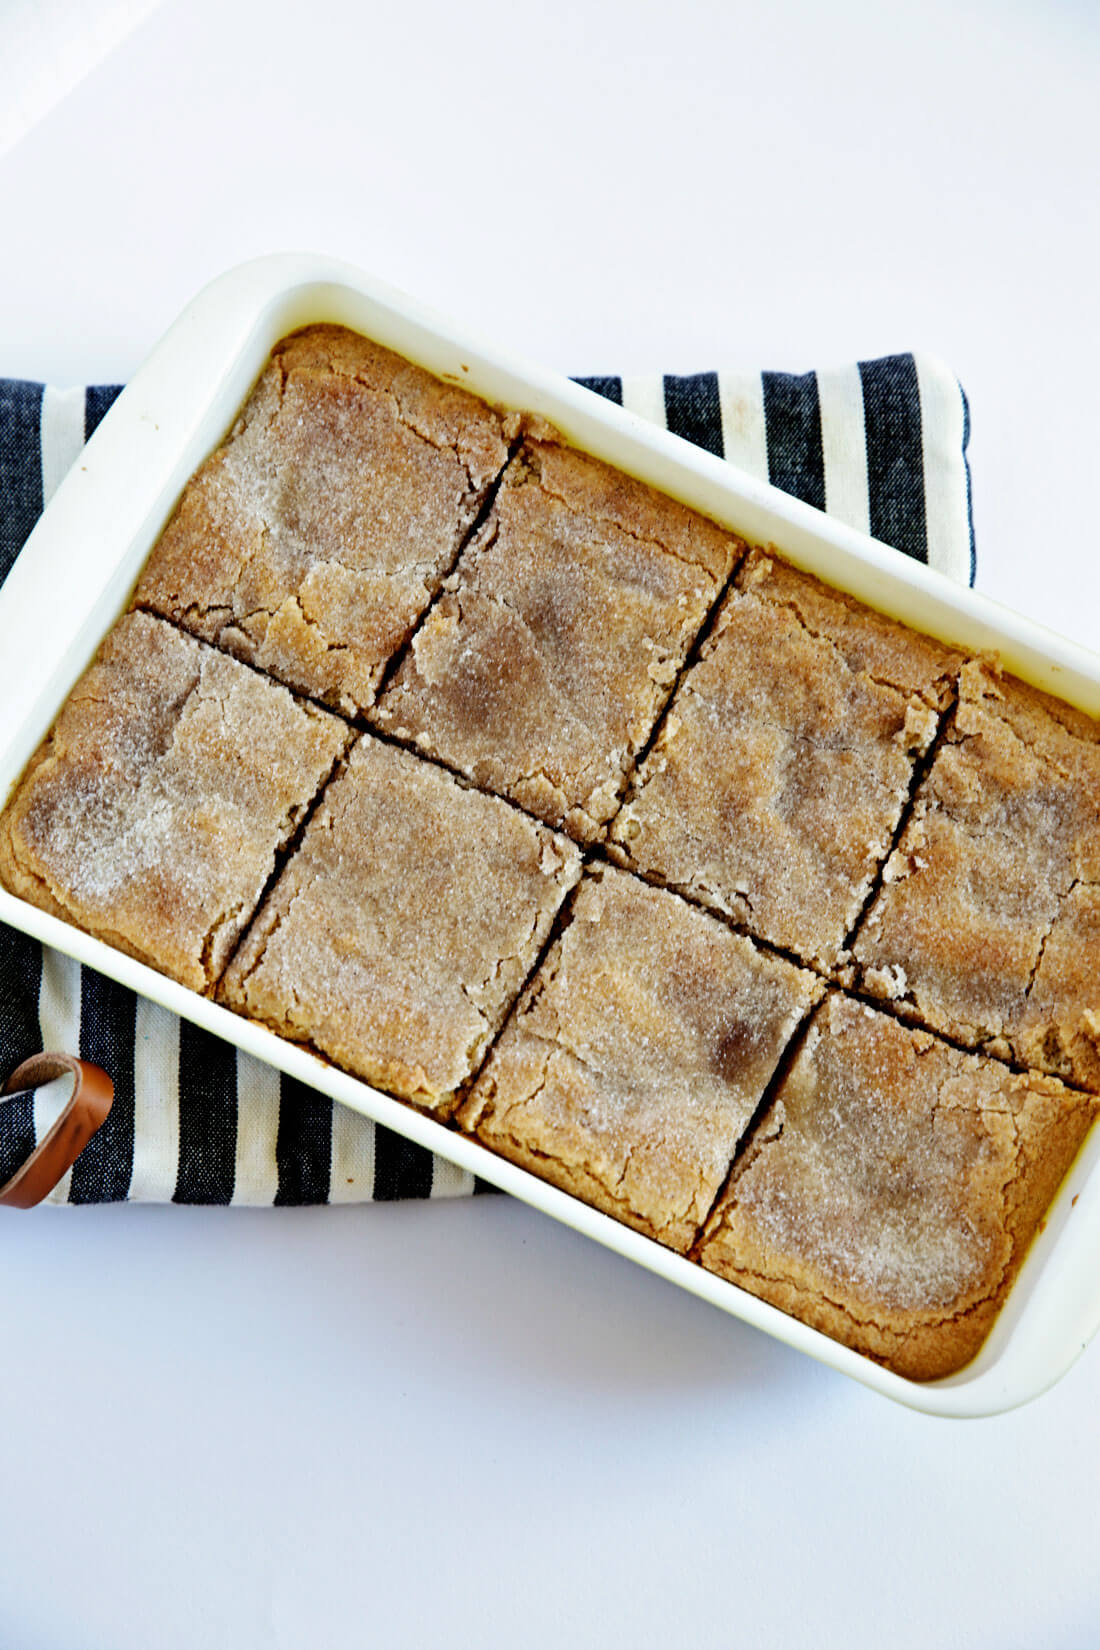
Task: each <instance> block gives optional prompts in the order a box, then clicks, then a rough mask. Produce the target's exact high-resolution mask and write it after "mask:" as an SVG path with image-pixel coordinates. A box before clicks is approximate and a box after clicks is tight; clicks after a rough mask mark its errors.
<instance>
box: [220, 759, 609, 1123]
mask: <svg viewBox="0 0 1100 1650" xmlns="http://www.w3.org/2000/svg"><path fill="white" fill-rule="evenodd" d="M579 875H580V856H579V854H578V853H577V850H576V849H575V848H574V847H573V845H572V843H570V842H568V841H567V840H566V839H565V838H564V837H559V836H557V835H555V834H554V833H553V832H552V831H549V830H546V829H545V828H544V827H543V826H540V825H537V824H535V823H534V822H533V821H532V820H528V819H524V818H523V816H522V815H521V814H519V813H518V812H517V811H516V810H515V809H514V808H511V807H509V806H508V805H507V804H506V803H504V802H500V801H498V800H497V799H496V798H495V797H489V796H482V795H481V794H480V793H479V792H477V791H471V790H467V789H464V788H463V787H462V786H461V785H460V784H459V782H458V781H457V780H456V779H454V778H453V777H452V776H451V775H450V774H447V773H444V772H443V771H442V770H441V769H439V768H437V767H435V766H433V765H431V764H429V763H426V762H422V761H419V760H417V758H416V757H413V756H410V755H409V754H408V753H407V752H405V751H400V750H395V749H394V748H393V747H392V746H389V745H385V744H382V743H380V742H379V741H378V740H376V739H374V738H372V737H371V736H370V735H364V736H363V737H362V738H361V739H360V740H359V742H358V743H357V744H356V745H355V746H354V748H353V749H352V752H351V755H350V756H349V758H348V762H347V767H346V770H345V771H344V773H342V774H341V775H340V776H339V777H338V778H337V779H335V780H334V781H333V782H332V784H331V785H330V786H329V787H328V789H327V791H326V792H325V796H324V798H323V800H322V803H321V806H320V807H319V808H318V810H317V812H316V813H315V815H314V816H313V818H312V819H311V821H310V823H309V826H308V828H307V830H306V832H305V835H304V836H303V838H302V842H301V844H300V846H299V848H298V850H297V852H296V853H295V854H294V855H293V856H292V858H291V860H290V862H289V864H288V865H287V866H286V868H285V870H284V871H283V873H282V876H281V877H280V878H279V881H278V882H277V883H276V885H275V887H274V889H273V890H272V892H271V894H270V895H269V897H268V899H267V900H266V901H265V903H264V906H263V908H262V909H261V911H260V913H259V916H258V917H257V919H256V921H255V922H254V923H253V925H252V927H251V929H250V930H249V932H248V934H247V935H246V937H245V940H244V942H243V944H242V945H241V947H240V949H239V951H238V952H237V955H236V957H235V958H234V960H233V963H232V964H231V966H230V968H229V969H228V971H227V973H226V976H225V980H224V982H223V985H222V989H221V992H220V994H219V995H220V997H221V1000H222V1001H224V1002H225V1003H227V1004H228V1005H229V1007H231V1008H234V1009H236V1010H237V1011H238V1012H239V1013H242V1014H246V1015H248V1017H249V1018H250V1019H255V1020H260V1021H262V1022H263V1024H265V1025H267V1026H269V1027H271V1029H272V1030H274V1031H277V1032H278V1033H279V1034H280V1035H281V1036H284V1037H289V1038H291V1039H293V1040H294V1041H296V1042H302V1043H307V1044H308V1045H309V1046H311V1047H312V1048H313V1049H315V1050H316V1051H318V1052H319V1053H322V1054H324V1055H326V1056H327V1057H328V1058H329V1059H331V1060H333V1061H335V1062H336V1064H337V1065H339V1066H342V1067H344V1069H345V1070H347V1071H351V1072H354V1073H356V1075H358V1076H360V1077H362V1078H364V1079H365V1080H366V1081H367V1082H368V1083H373V1084H375V1085H376V1086H378V1087H379V1088H383V1089H386V1090H388V1091H389V1092H390V1093H392V1094H396V1095H398V1096H400V1097H401V1098H402V1099H405V1100H411V1101H413V1102H415V1103H416V1104H417V1105H420V1106H424V1107H428V1108H430V1109H431V1110H433V1111H436V1112H438V1113H443V1114H446V1113H447V1112H448V1111H449V1110H450V1109H451V1106H452V1104H453V1099H454V1094H455V1090H456V1089H457V1088H458V1087H459V1085H460V1084H461V1083H463V1082H464V1081H465V1080H466V1079H467V1078H468V1077H469V1076H470V1074H471V1072H472V1071H473V1070H474V1069H475V1067H476V1066H477V1064H478V1062H479V1061H480V1059H481V1057H482V1055H483V1054H484V1051H485V1049H486V1048H487V1047H488V1044H489V1041H490V1039H491V1038H492V1037H493V1036H494V1035H495V1033H496V1032H497V1031H498V1030H499V1028H500V1025H501V1022H502V1021H503V1019H504V1016H505V1013H506V1012H507V1009H508V1007H509V1005H510V1004H511V1002H512V1000H513V999H514V997H515V996H516V993H517V992H518V991H519V988H520V986H521V984H522V982H523V980H524V979H525V978H526V976H527V974H528V972H529V971H530V969H531V967H532V966H533V964H534V961H535V958H536V956H537V954H538V950H539V946H540V945H541V943H542V941H543V940H544V939H545V937H546V935H547V933H548V931H549V928H550V925H551V922H552V921H553V918H554V915H555V913H556V911H557V909H558V907H559V906H560V904H561V902H562V900H563V899H564V898H565V895H566V893H567V892H568V890H569V889H570V888H571V887H572V885H573V884H574V883H575V882H576V880H577V878H578V876H579Z"/></svg>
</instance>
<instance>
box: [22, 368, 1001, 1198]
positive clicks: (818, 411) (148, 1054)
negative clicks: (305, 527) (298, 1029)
mask: <svg viewBox="0 0 1100 1650" xmlns="http://www.w3.org/2000/svg"><path fill="white" fill-rule="evenodd" d="M580 382H581V383H583V384H585V385H587V386H588V387H589V388H590V389H592V390H594V391H596V392H597V393H598V394H601V395H604V396H606V397H607V398H608V399H610V400H612V401H616V402H619V403H620V404H621V405H622V406H624V407H627V408H629V409H630V410H631V411H633V412H636V413H638V414H640V415H641V416H643V417H645V418H649V419H652V420H653V421H654V422H655V423H657V424H661V425H664V426H666V427H667V428H668V429H669V430H672V431H673V432H674V433H675V434H677V435H680V436H683V437H684V438H685V439H686V440H688V441H693V442H695V443H696V444H697V445H698V446H700V447H704V448H706V450H707V451H708V452H712V453H716V454H718V455H719V456H720V457H724V458H726V459H728V460H729V461H730V462H731V463H733V464H736V465H738V466H739V467H740V468H742V469H744V470H747V471H750V472H751V473H752V474H753V475H756V476H760V477H764V478H767V479H768V480H769V481H771V482H773V483H774V484H775V485H776V486H777V487H782V488H783V489H784V490H785V491H786V492H788V493H793V494H794V495H795V497H797V498H800V499H802V500H804V501H805V502H806V503H808V504H812V505H815V506H816V507H817V508H818V509H821V510H826V511H828V512H829V513H830V514H831V515H834V516H837V517H839V518H840V519H841V520H842V521H845V522H847V523H849V524H850V525H851V526H853V527H858V528H861V529H863V530H864V531H869V532H871V533H872V534H873V535H874V536H875V537H876V538H879V539H882V540H883V541H884V542H886V543H887V544H891V545H893V546H895V547H896V548H897V549H898V550H900V551H903V552H904V553H905V554H906V555H909V556H914V557H916V558H917V559H918V560H919V561H924V562H927V563H928V564H929V565H930V566H932V567H935V568H937V569H938V570H939V571H941V572H942V573H945V574H946V575H947V576H948V577H950V578H953V579H956V580H957V581H959V582H960V583H964V584H965V583H973V579H974V539H973V528H972V515H971V506H970V474H969V468H968V464H967V456H966V452H967V443H968V440H969V412H968V409H967V404H966V398H965V396H964V395H963V393H962V390H961V388H960V386H959V384H958V382H957V380H956V379H955V378H954V377H953V376H952V374H951V373H949V372H948V371H947V370H946V368H944V367H943V366H942V365H940V364H939V363H938V362H937V361H935V360H932V359H928V358H924V357H921V356H914V355H894V356H889V357H887V358H885V359H882V360H877V361H861V362H859V363H857V364H853V365H851V366H846V367H839V368H834V369H831V370H828V371H819V372H809V373H804V374H800V375H799V374H792V373H782V372H762V373H741V374H739V373H725V372H719V373H715V372H704V373H697V374H694V375H693V376H690V377H668V376H666V377H658V376H653V377H646V378H628V379H620V378H587V379H581V380H580ZM117 394H118V390H117V389H116V388H111V387H92V388H89V389H69V390H58V389H54V388H51V387H50V386H43V385H41V384H31V383H26V382H22V381H14V380H3V379H0V580H2V579H3V578H5V577H6V576H7V574H8V573H9V572H10V570H11V567H12V565H13V563H14V561H15V558H16V557H17V555H18V554H19V551H20V549H21V548H22V545H23V543H24V542H25V540H26V538H27V535H28V534H29V533H30V530H31V528H32V527H33V526H34V523H35V521H36V520H37V519H38V516H39V515H40V513H41V511H42V509H43V508H44V506H45V505H46V503H47V502H48V501H49V498H50V495H51V494H52V493H53V491H54V489H55V488H56V487H57V485H58V484H59V482H60V481H61V479H62V477H63V476H64V475H65V473H66V471H67V470H68V469H69V467H70V465H71V464H73V463H74V462H75V460H76V458H77V457H78V455H79V453H80V449H81V447H82V446H83V444H84V442H85V441H86V440H87V439H88V437H89V436H90V435H91V433H92V431H93V430H94V429H95V427H96V425H97V424H98V422H99V420H100V419H101V418H102V417H103V415H104V413H105V412H106V411H107V409H108V407H109V406H110V405H111V402H112V401H113V400H114V398H115V396H116V395H117ZM42 1048H50V1049H63V1050H68V1051H71V1052H76V1051H79V1053H80V1054H81V1056H82V1057H83V1058H85V1059H88V1060H94V1061H95V1062H96V1063H97V1064H98V1065H101V1066H103V1067H104V1068H105V1069H106V1070H107V1071H109V1072H110V1074H111V1076H112V1077H113V1078H114V1081H115V1103H114V1107H113V1109H112V1111H111V1114H110V1116H109V1118H108V1119H107V1122H106V1124H105V1125H104V1127H103V1128H102V1129H101V1130H100V1132H99V1134H98V1135H97V1136H96V1138H95V1139H94V1140H93V1141H92V1142H91V1144H90V1145H89V1146H88V1147H87V1148H86V1150H85V1151H84V1153H83V1154H82V1156H81V1157H80V1158H79V1159H78V1161H77V1162H76V1164H75V1166H74V1167H73V1169H72V1170H71V1171H70V1173H69V1175H67V1176H66V1178H65V1180H64V1181H63V1182H62V1183H61V1185H60V1186H59V1187H58V1188H57V1190H56V1191H55V1192H54V1193H53V1194H52V1196H51V1199H50V1201H51V1202H54V1203H68V1204H76V1203H101V1202H122V1201H126V1200H129V1201H133V1202H176V1203H234V1204H283V1205H287V1204H310V1203H344V1202H363V1201H368V1200H376V1201H383V1200H392V1199H395V1198H414V1197H419V1198H423V1197H437V1198H438V1197H461V1196H466V1195H469V1194H471V1193H474V1192H477V1191H479V1190H482V1189H488V1188H483V1187H482V1186H481V1184H480V1183H479V1182H476V1181H475V1179H474V1177H473V1176H472V1175H470V1174H467V1173H466V1172H464V1171H463V1170H460V1169H456V1168H455V1167H454V1166H453V1165H452V1164H450V1163H446V1162H444V1161H443V1160H442V1159H439V1158H434V1157H432V1155H431V1154H430V1153H428V1152H426V1151H424V1150H423V1148H421V1147H419V1146H415V1145H413V1144H412V1143H411V1142H409V1141H406V1140H403V1139H402V1138H400V1136H397V1135H394V1134H392V1133H391V1132H390V1131H389V1130H387V1129H383V1128H380V1127H377V1126H376V1125H375V1124H373V1123H371V1122H369V1121H368V1120H367V1119H365V1118H362V1117H360V1116H358V1114H356V1113H354V1112H351V1111H348V1110H347V1109H346V1108H345V1107H342V1106H339V1105H333V1103H332V1102H331V1101H330V1100H328V1099H326V1098H325V1097H324V1096H322V1095H318V1094H316V1093H314V1092H313V1091H312V1090H311V1089H308V1088H306V1087H304V1086H303V1085H302V1084H301V1083H299V1082H297V1081H295V1080H294V1079H291V1078H288V1077H284V1076H282V1075H280V1073H278V1072H276V1071H273V1070H272V1069H271V1068H270V1067H268V1066H265V1065H263V1064H261V1063H260V1062H259V1061H257V1060H254V1059H252V1058H251V1057H250V1056H249V1055H246V1054H242V1053H238V1052H237V1051H236V1050H235V1049H234V1048H232V1047H231V1046H229V1045H227V1044H225V1043H222V1042H221V1041H219V1040H218V1039H217V1038H215V1037H212V1036H210V1034H209V1033H208V1032H206V1031H202V1030H199V1029H198V1028H197V1027H195V1026H192V1025H189V1024H188V1023H187V1022H186V1021H180V1020H178V1019H177V1018H176V1017H175V1016H174V1015H172V1014H169V1013H167V1012H166V1011H165V1010H164V1009H162V1008H160V1007H158V1006H157V1005H155V1004H153V1003H150V1002H147V1001H145V1000H144V999H143V998H140V997H135V995H134V994H133V993H132V992H130V991H127V990H125V989H124V988H123V987H121V986H119V985H116V984H115V983H114V982H113V981H111V980H108V979H104V978H103V977H102V976H101V975H98V974H95V973H93V972H92V971H91V970H90V969H86V968H82V967H81V966H80V965H79V964H78V963H75V962H73V961H72V959H71V958H68V957H65V956H63V955H62V954H61V953H60V952H57V951H52V950H49V949H48V948H45V947H43V946H41V945H39V944H38V942H37V941H34V940H30V939H28V938H27V937H26V936H25V935H22V934H19V933H16V932H15V931H13V930H11V929H8V928H4V927H2V926H0V1075H2V1074H6V1073H7V1072H9V1071H11V1070H12V1069H13V1068H14V1067H15V1066H16V1065H17V1064H18V1063H19V1062H20V1061H21V1060H24V1059H26V1058H27V1057H28V1056H29V1055H30V1054H33V1053H35V1052H37V1051H38V1050H40V1049H42ZM49 1104H50V1099H49V1096H48V1095H47V1094H46V1091H40V1092H39V1093H38V1094H36V1095H34V1096H30V1097H27V1098H25V1099H22V1100H16V1101H14V1102H11V1103H9V1104H7V1105H5V1106H2V1107H0V1185H2V1184H3V1183H4V1181H5V1180H7V1179H8V1178H9V1176H10V1175H11V1174H13V1173H14V1172H15V1170H16V1168H18V1166H19V1164H20V1163H21V1162H22V1161H23V1160H24V1158H25V1157H26V1156H27V1155H28V1154H29V1153H30V1151H32V1150H33V1148H34V1144H35V1141H36V1139H38V1138H39V1137H40V1135H41V1134H42V1132H43V1131H44V1129H45V1128H47V1127H48V1126H49V1123H50V1121H51V1120H52V1119H51V1115H50V1113H49V1109H48V1108H49Z"/></svg>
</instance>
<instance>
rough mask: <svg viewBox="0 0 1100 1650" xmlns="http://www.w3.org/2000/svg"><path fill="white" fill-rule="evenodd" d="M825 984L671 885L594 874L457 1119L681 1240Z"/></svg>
mask: <svg viewBox="0 0 1100 1650" xmlns="http://www.w3.org/2000/svg"><path fill="white" fill-rule="evenodd" d="M820 989H821V988H820V986H819V985H818V983H817V982H816V981H815V980H814V979H813V978H812V977H811V976H810V975H808V974H804V973H802V972H801V970H799V969H796V968H793V967H791V966H790V965H789V964H788V963H784V962H780V961H778V960H776V959H774V958H771V957H767V956H765V955H763V954H762V953H760V952H758V951H757V950H756V949H755V948H754V947H753V946H752V945H751V944H750V942H749V941H748V940H745V939H742V938H741V937H740V936H739V935H737V934H733V933H731V932H730V931H729V930H728V929H727V928H725V927H724V926H723V925H722V924H721V923H718V922H716V921H715V920H714V919H713V918H712V917H709V916H707V915H706V914H705V913H704V912H702V911H698V910H695V909H693V908H692V907H691V906H688V905H685V904H684V903H683V902H682V901H680V900H678V899H676V898H675V897H674V896H673V895H672V894H667V893H665V892H663V891H662V890H661V889H657V888H647V887H646V886H645V885H644V884H642V883H639V882H637V881H636V880H635V879H634V878H632V877H628V876H627V875H625V874H624V873H623V872H621V871H615V870H612V869H611V868H608V869H606V870H605V871H603V872H602V873H596V874H593V873H592V872H589V873H588V874H586V877H585V880H584V882H583V883H582V884H581V887H580V890H579V892H578V894H577V896H576V899H575V902H574V904H573V907H572V910H571V911H570V913H569V920H568V922H567V924H566V926H565V929H564V932H563V933H562V935H561V937H560V938H559V939H558V940H557V941H556V942H555V945H554V946H553V948H552V950H551V951H550V952H549V954H548V956H547V957H546V959H545V960H544V962H543V963H542V965H541V967H540V969H539V971H538V973H537V974H536V975H535V978H534V980H533V981H532V983H531V985H530V986H529V988H528V989H527V991H526V992H525V993H524V996H523V998H522V999H521V1002H520V1005H519V1007H518V1009H517V1010H516V1012H515V1014H514V1015H513V1016H512V1018H511V1020H510V1021H509V1023H508V1025H507V1026H506V1028H505V1030H504V1032H503V1035H502V1036H501V1038H500V1041H499V1042H498V1043H497V1045H496V1047H495V1048H494V1050H493V1052H492V1054H491V1055H490V1057H489V1060H488V1061H487V1063H486V1066H485V1068H484V1070H483V1071H482V1073H481V1074H480V1076H479V1078H478V1080H477V1082H476V1083H475V1085H474V1087H473V1090H472V1092H471V1094H470V1096H469V1098H468V1099H467V1101H466V1102H465V1104H464V1106H463V1108H462V1110H461V1112H460V1114H459V1122H460V1124H461V1125H462V1127H463V1128H465V1129H468V1130H470V1131H472V1132H474V1133H476V1134H477V1136H478V1138H479V1139H480V1140H481V1141H482V1142H483V1143H484V1144H485V1145H487V1146H489V1147H491V1148H492V1149H493V1150H494V1151H497V1152H499V1153H501V1155H502V1156H505V1157H508V1158H510V1159H511V1160H512V1161H513V1162H516V1163H519V1164H521V1165H522V1166H523V1167H525V1168H528V1169H530V1170H531V1171H532V1172H533V1173H534V1174H537V1175H540V1176H541V1177H542V1178H543V1179H545V1180H550V1181H551V1182H553V1184H554V1185H556V1186H560V1187H562V1188H563V1189H564V1190H565V1191H568V1192H572V1193H573V1194H574V1196H576V1197H580V1198H582V1199H583V1200H584V1201H585V1202H586V1203H591V1204H594V1205H595V1207H596V1208H598V1209H603V1210H604V1211H605V1212H606V1213H608V1214H611V1215H614V1216H615V1217H616V1218H617V1219H619V1220H622V1221H625V1222H626V1223H627V1224H628V1225H630V1226H634V1227H636V1228H637V1229H638V1230H640V1231H643V1232H645V1233H646V1234H647V1235H648V1236H650V1237H654V1238H656V1239H657V1240H658V1241H659V1242H661V1243H665V1244H667V1245H669V1247H671V1248H673V1249H678V1250H680V1252H681V1253H684V1252H686V1250H687V1249H688V1248H689V1247H690V1246H691V1243H692V1240H693V1238H694V1236H695V1234H696V1232H697V1231H698V1229H699V1227H700V1225H701V1223H702V1221H703V1220H704V1218H705V1216H706V1213H707V1211H708V1209H709V1208H710V1206H711V1204H712V1203H713V1202H714V1199H715V1196H716V1195H717V1192H718V1189H719V1187H720V1186H721V1184H722V1182H723V1180H724V1178H725V1176H726V1173H727V1170H728V1168H729V1164H730V1161H731V1159H732V1157H733V1154H734V1150H735V1148H736V1146H737V1142H738V1140H739V1139H740V1137H741V1135H742V1133H743V1131H744V1129H745V1127H746V1125H747V1124H748V1122H749V1119H750V1118H751V1117H752V1115H753V1112H754V1110H755V1108H756V1106H757V1103H758V1102H759V1100H760V1097H761V1095H762V1094H763V1092H764V1089H765V1087H766V1085H767V1082H768V1080H769V1078H770V1077H771V1075H772V1073H773V1071H774V1069H775V1067H776V1065H777V1063H778V1061H779V1058H780V1054H781V1052H782V1050H783V1048H784V1046H785V1044H786V1042H787V1040H788V1038H789V1037H790V1035H791V1032H792V1030H793V1028H794V1026H795V1024H796V1023H797V1021H798V1020H799V1019H800V1018H801V1016H802V1015H803V1014H804V1013H805V1012H806V1010H807V1009H808V1008H809V1006H810V1004H811V1003H812V1002H813V1001H814V1000H815V998H816V996H817V995H818V993H819V992H820Z"/></svg>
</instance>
